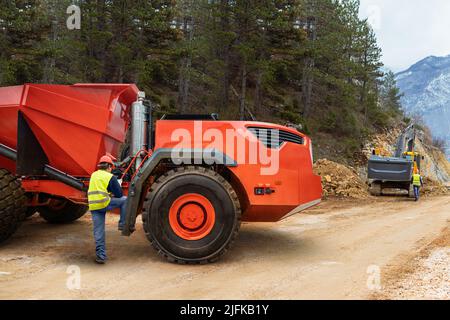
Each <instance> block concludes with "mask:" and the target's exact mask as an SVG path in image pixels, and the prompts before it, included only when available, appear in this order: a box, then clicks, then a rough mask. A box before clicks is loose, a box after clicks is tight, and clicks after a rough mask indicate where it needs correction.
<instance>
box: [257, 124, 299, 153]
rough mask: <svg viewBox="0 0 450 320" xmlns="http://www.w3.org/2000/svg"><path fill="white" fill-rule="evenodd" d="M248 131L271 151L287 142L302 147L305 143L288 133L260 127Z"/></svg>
mask: <svg viewBox="0 0 450 320" xmlns="http://www.w3.org/2000/svg"><path fill="white" fill-rule="evenodd" d="M248 130H249V131H250V132H251V133H253V134H254V135H255V136H256V137H257V138H258V140H259V141H261V142H262V143H263V144H264V146H266V147H267V148H271V149H278V148H280V147H281V146H282V145H283V143H287V142H290V143H295V144H300V145H303V144H304V142H305V141H304V139H303V137H301V136H298V135H296V134H293V133H290V132H288V131H283V130H278V129H270V128H260V127H249V128H248Z"/></svg>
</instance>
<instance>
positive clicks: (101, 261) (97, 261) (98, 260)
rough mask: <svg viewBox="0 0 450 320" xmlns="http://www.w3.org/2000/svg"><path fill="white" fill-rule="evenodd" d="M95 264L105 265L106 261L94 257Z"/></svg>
mask: <svg viewBox="0 0 450 320" xmlns="http://www.w3.org/2000/svg"><path fill="white" fill-rule="evenodd" d="M95 262H96V263H97V264H105V263H106V259H102V258H99V257H96V258H95Z"/></svg>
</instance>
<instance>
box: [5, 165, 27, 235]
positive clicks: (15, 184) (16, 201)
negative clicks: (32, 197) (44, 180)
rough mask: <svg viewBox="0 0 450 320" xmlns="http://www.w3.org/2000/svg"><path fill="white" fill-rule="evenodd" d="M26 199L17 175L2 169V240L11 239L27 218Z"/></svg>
mask: <svg viewBox="0 0 450 320" xmlns="http://www.w3.org/2000/svg"><path fill="white" fill-rule="evenodd" d="M26 201H27V198H26V197H25V192H24V191H23V189H22V187H21V185H20V182H19V181H18V180H17V179H16V177H14V176H13V175H12V174H11V173H10V172H9V171H8V170H5V169H0V242H3V241H6V240H7V239H9V238H10V237H11V236H12V235H13V234H14V233H15V232H16V231H17V229H18V228H19V226H20V224H21V223H22V221H23V220H25V213H26Z"/></svg>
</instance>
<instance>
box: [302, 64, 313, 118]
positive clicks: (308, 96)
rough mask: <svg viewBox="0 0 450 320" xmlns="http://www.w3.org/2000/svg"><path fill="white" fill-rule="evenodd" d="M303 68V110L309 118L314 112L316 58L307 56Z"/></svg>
mask: <svg viewBox="0 0 450 320" xmlns="http://www.w3.org/2000/svg"><path fill="white" fill-rule="evenodd" d="M304 66H305V68H304V70H303V81H302V100H303V110H304V116H305V118H308V117H309V116H310V115H311V112H312V110H311V109H312V108H311V107H312V106H311V100H312V92H313V83H314V75H313V69H314V59H312V58H306V59H305V63H304Z"/></svg>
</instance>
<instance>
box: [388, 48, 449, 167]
mask: <svg viewBox="0 0 450 320" xmlns="http://www.w3.org/2000/svg"><path fill="white" fill-rule="evenodd" d="M396 79H397V85H398V87H399V88H400V91H401V92H402V94H403V97H402V105H403V108H404V110H405V112H406V113H407V114H409V115H413V114H414V115H418V116H420V117H421V118H422V119H423V121H424V122H425V124H426V125H427V126H428V127H429V128H430V129H431V132H432V134H433V136H434V137H436V138H440V139H445V140H446V141H447V156H448V157H449V159H450V55H449V56H446V57H435V56H430V57H427V58H425V59H423V60H421V61H419V62H417V63H416V64H414V65H413V66H411V67H410V68H409V69H408V70H405V71H402V72H399V73H397V74H396Z"/></svg>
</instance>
